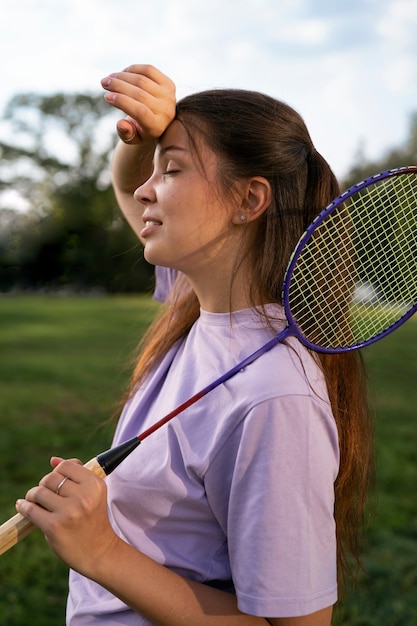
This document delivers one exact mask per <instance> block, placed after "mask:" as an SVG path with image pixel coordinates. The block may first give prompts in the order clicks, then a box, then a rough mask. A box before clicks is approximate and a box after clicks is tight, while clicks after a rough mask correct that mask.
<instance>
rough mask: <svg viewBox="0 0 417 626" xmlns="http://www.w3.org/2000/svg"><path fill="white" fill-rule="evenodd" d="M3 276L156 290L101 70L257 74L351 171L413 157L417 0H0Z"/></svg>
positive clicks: (8, 280)
mask: <svg viewBox="0 0 417 626" xmlns="http://www.w3.org/2000/svg"><path fill="white" fill-rule="evenodd" d="M0 6H1V18H0V58H1V67H2V82H1V90H0V112H1V117H0V291H9V290H12V289H20V290H21V289H26V290H30V289H36V290H38V289H40V288H42V289H50V290H51V289H55V290H56V289H61V290H62V289H71V290H73V291H74V290H86V289H90V290H91V289H94V290H102V291H104V292H120V291H144V290H148V289H149V288H150V282H151V275H152V272H151V270H150V268H149V267H147V266H146V264H144V263H143V262H141V250H140V247H139V246H138V244H137V241H136V239H135V238H134V237H133V236H132V234H131V233H130V232H129V229H128V227H127V226H126V224H125V222H124V221H123V220H122V218H121V216H120V214H119V211H118V209H117V206H116V203H115V201H114V197H113V194H112V191H111V187H110V174H109V163H110V159H111V153H112V149H113V146H114V142H115V137H116V135H115V122H116V119H117V117H118V115H117V112H115V111H114V110H113V109H111V107H109V106H108V105H107V104H106V103H105V102H104V100H103V92H102V90H101V87H100V79H101V78H102V77H104V76H106V75H107V74H109V73H110V72H112V71H117V70H121V69H123V68H124V67H126V66H127V65H129V64H130V63H134V62H140V63H151V64H153V65H156V66H157V67H158V68H160V69H161V70H162V71H163V72H164V73H166V74H168V75H169V76H170V77H171V78H173V80H174V81H175V83H176V84H177V87H178V96H179V97H181V96H183V95H186V94H187V93H189V92H193V91H196V90H199V89H205V88H212V87H243V88H248V89H257V90H260V91H264V92H267V93H269V94H271V95H273V96H276V97H278V98H279V99H282V100H284V101H286V102H288V103H289V104H290V105H292V106H293V107H294V108H295V109H297V110H298V111H299V112H300V113H301V115H302V116H303V117H304V118H305V121H306V123H307V126H308V127H309V129H310V132H311V135H312V138H313V141H314V142H315V145H316V147H317V149H318V150H319V151H320V152H321V153H322V154H323V156H324V157H325V158H326V159H327V160H328V161H329V163H330V164H331V166H332V167H333V169H334V171H335V173H336V175H337V176H338V178H339V179H340V180H341V183H342V186H344V187H345V186H347V185H348V184H350V183H353V182H357V181H358V180H360V179H361V178H363V177H364V176H365V175H367V174H368V173H372V174H373V173H376V172H377V171H380V170H383V169H386V168H388V167H398V166H401V165H409V164H411V163H412V162H416V161H417V156H416V152H417V81H416V77H417V38H416V37H415V33H416V32H417V4H416V3H415V1H414V0H365V1H362V0H361V1H359V0H354V1H353V2H352V1H350V2H347V1H345V0H342V1H340V2H337V3H336V2H334V3H331V2H329V1H328V0H288V1H285V0H283V1H280V2H276V1H275V0H226V1H224V0H211V2H209V3H207V2H200V1H199V0H178V1H176V2H167V1H165V0H154V1H153V2H150V3H145V2H140V3H139V2H134V1H133V0H119V1H118V2H116V3H115V2H113V1H112V0H90V1H89V2H88V3H86V2H84V1H83V0H61V1H60V2H59V3H56V2H55V1H54V0H21V1H20V2H19V3H11V2H7V0H0Z"/></svg>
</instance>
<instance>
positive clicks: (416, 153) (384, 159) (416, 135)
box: [341, 112, 417, 189]
mask: <svg viewBox="0 0 417 626" xmlns="http://www.w3.org/2000/svg"><path fill="white" fill-rule="evenodd" d="M404 165H417V112H415V113H413V114H412V115H411V118H410V126H409V132H408V137H407V139H406V141H405V143H404V145H403V146H399V147H397V148H391V149H390V150H388V151H387V152H385V153H384V154H381V157H380V159H377V160H368V159H367V158H366V155H365V152H364V150H363V147H360V148H359V150H358V154H357V156H356V158H355V162H354V164H353V165H352V167H351V168H350V170H349V171H348V173H347V174H346V176H345V177H344V178H343V181H342V184H341V186H342V188H343V189H347V188H348V187H351V186H352V185H354V184H356V183H358V182H360V181H361V180H364V179H365V178H367V177H368V176H372V175H373V174H378V173H379V172H384V171H385V170H390V169H394V168H396V167H402V166H404Z"/></svg>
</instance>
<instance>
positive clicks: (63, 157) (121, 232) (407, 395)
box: [0, 0, 417, 626]
mask: <svg viewBox="0 0 417 626" xmlns="http://www.w3.org/2000/svg"><path fill="white" fill-rule="evenodd" d="M416 32H417V3H416V1H415V0H349V2H348V1H347V0H339V1H338V2H331V1H330V0H210V2H202V1H200V0H170V1H169V0H152V2H148V3H146V2H145V1H144V0H141V1H138V0H118V1H117V2H114V0H89V1H88V2H86V1H85V0H60V1H59V2H57V1H56V0H20V1H19V2H10V1H9V0H0V59H1V89H0V294H1V297H0V429H1V436H0V459H1V464H0V469H1V480H0V511H1V517H2V518H3V519H4V520H6V519H8V517H10V516H12V515H13V514H14V506H13V503H14V501H15V499H16V498H17V497H20V496H21V495H22V494H24V493H25V492H26V490H27V489H28V488H29V487H31V486H32V485H33V484H34V483H36V482H37V480H39V478H40V477H41V476H42V475H43V474H44V473H45V472H47V471H48V467H49V466H48V459H49V457H50V455H51V454H57V455H62V456H66V457H68V456H69V457H73V456H77V457H79V458H81V459H83V460H84V461H86V460H87V459H88V458H91V457H93V456H95V455H96V454H98V453H99V452H101V451H102V450H104V449H106V448H107V447H109V444H110V440H111V434H112V430H113V426H114V423H113V422H111V421H109V417H111V415H112V414H113V413H114V412H115V411H117V401H118V399H119V397H120V395H121V394H122V393H123V390H124V388H125V385H126V382H127V379H128V376H129V363H128V360H129V357H130V355H131V353H132V351H133V349H134V346H135V344H136V343H137V341H138V340H139V339H140V337H141V335H142V333H143V332H144V330H145V328H146V327H147V325H148V324H149V322H150V321H151V319H152V318H153V317H154V315H155V314H156V312H157V309H158V305H157V303H155V302H153V301H152V300H151V298H150V293H151V291H152V286H153V268H152V267H150V266H149V265H148V264H147V263H146V262H144V260H143V256H142V248H141V246H140V245H139V243H138V241H137V240H136V238H135V237H134V236H133V234H132V233H131V231H130V229H129V227H128V226H127V224H126V222H125V221H124V220H123V218H122V216H121V214H120V211H119V209H118V207H117V204H116V202H115V199H114V195H113V192H112V189H111V184H110V162H111V156H112V151H113V148H114V145H115V141H116V133H115V124H116V120H117V119H118V117H119V115H118V114H117V112H115V111H114V110H113V109H111V108H110V107H109V106H108V105H107V104H106V103H105V101H104V99H103V92H102V90H101V87H100V79H101V78H102V77H104V76H106V75H107V74H109V73H111V72H113V71H119V70H121V69H123V68H124V67H126V66H128V65H129V64H132V63H151V64H153V65H155V66H157V67H158V68H159V69H160V70H162V71H163V72H164V73H165V74H167V75H168V76H170V77H171V78H172V79H173V80H174V82H175V83H176V85H177V91H178V97H182V96H183V95H186V94H187V93H191V92H194V91H197V90H200V89H206V88H215V87H241V88H247V89H256V90H259V91H263V92H266V93H268V94H271V95H272V96H275V97H277V98H279V99H281V100H284V101H285V102H287V103H288V104H290V105H291V106H293V107H294V108H295V109H296V110H298V111H299V113H301V115H302V116H303V117H304V119H305V121H306V123H307V126H308V128H309V129H310V132H311V136H312V139H313V141H314V143H315V145H316V148H317V150H319V151H320V152H321V153H322V154H323V156H324V157H325V158H326V159H327V160H328V161H329V163H330V165H331V166H332V167H333V169H334V171H335V173H336V175H337V176H338V178H339V180H340V182H341V186H342V188H347V187H348V186H350V185H351V184H354V183H356V182H358V181H360V180H362V179H363V178H365V177H367V176H369V175H372V174H375V173H377V172H380V171H383V170H385V169H390V168H394V167H400V166H404V165H411V164H414V165H417V80H416V79H417V37H416ZM414 317H415V318H416V317H417V316H414ZM416 344H417V323H416V319H414V318H413V319H412V320H410V321H409V322H407V324H405V325H404V326H403V327H402V328H401V329H400V330H398V331H396V332H395V333H393V334H392V335H391V336H390V337H388V338H387V339H384V341H381V342H378V343H376V344H375V345H374V346H371V347H369V348H367V349H366V350H365V351H364V355H365V359H366V361H367V364H368V368H369V379H370V398H371V403H372V407H373V409H372V410H373V412H374V414H375V425H376V434H375V436H376V445H377V473H378V481H377V482H378V491H377V494H378V496H377V498H376V497H375V498H373V501H372V502H371V503H370V507H369V516H368V522H369V529H368V533H367V540H368V543H367V548H366V551H365V554H364V566H365V567H364V571H363V572H362V574H361V576H360V578H359V584H358V586H357V587H352V589H349V590H348V594H347V596H346V597H345V599H344V603H343V604H342V606H341V608H340V609H339V611H338V613H337V614H336V617H335V620H334V623H335V624H337V625H339V624H340V625H342V624H343V625H344V626H375V625H376V624H378V626H416V624H417V595H416V593H415V591H416V588H417V459H416V452H415V451H416V442H417V424H416V407H417V386H416V384H415V381H416V380H417V358H416V357H417V348H416ZM376 500H377V504H376ZM3 519H0V522H1V521H3ZM66 591H67V570H66V568H65V566H64V565H63V564H62V563H60V562H59V561H58V560H57V559H56V558H55V557H54V555H53V554H52V553H51V551H50V550H49V549H48V547H47V545H46V543H45V542H44V540H43V538H42V536H41V534H40V533H37V532H35V533H33V535H31V536H30V537H28V538H27V539H25V540H24V541H23V542H22V543H21V544H19V545H18V546H16V547H14V548H13V549H12V550H10V551H9V552H8V553H6V554H5V555H3V556H2V557H0V624H7V625H8V626H27V624H28V623H30V624H31V625H32V626H49V625H51V626H52V625H54V626H57V625H58V624H63V623H64V613H65V600H66Z"/></svg>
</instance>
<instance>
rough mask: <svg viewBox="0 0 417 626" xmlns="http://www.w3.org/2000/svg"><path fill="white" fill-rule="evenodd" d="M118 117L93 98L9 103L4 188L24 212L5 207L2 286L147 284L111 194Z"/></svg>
mask: <svg viewBox="0 0 417 626" xmlns="http://www.w3.org/2000/svg"><path fill="white" fill-rule="evenodd" d="M114 115H115V113H114V111H113V110H112V109H111V108H110V107H109V106H108V105H107V104H106V102H105V101H104V99H103V97H102V96H101V95H93V94H72V95H71V94H62V93H60V94H55V95H51V96H43V95H38V94H20V95H17V96H15V97H13V98H12V99H11V100H10V102H9V103H8V105H7V107H6V111H5V114H4V120H5V121H6V124H7V127H8V135H9V140H8V142H5V141H0V156H1V162H0V191H2V190H3V191H4V190H8V191H10V190H11V189H12V190H13V191H14V192H15V193H16V194H17V196H18V197H20V198H22V199H25V200H26V203H27V204H28V206H29V208H28V210H27V211H26V214H25V217H24V218H22V216H19V217H18V215H19V214H17V213H15V220H11V213H10V211H7V210H6V213H4V211H3V213H4V215H3V219H2V220H1V222H2V224H1V225H2V226H3V229H2V230H3V236H2V237H1V239H0V264H1V266H2V270H1V272H0V275H1V288H2V289H4V288H6V286H7V285H6V283H7V279H9V280H13V284H14V285H16V284H17V285H18V286H20V287H33V288H39V287H49V288H57V287H62V286H71V287H72V288H75V289H82V290H84V289H88V288H100V289H103V290H106V291H145V290H148V289H149V288H150V286H151V280H152V278H151V277H152V274H153V272H152V268H151V267H150V266H148V264H146V263H145V262H144V261H143V254H142V250H141V246H140V244H139V243H138V241H137V238H136V237H135V236H134V235H133V233H132V232H131V229H130V227H129V226H128V225H127V223H126V222H125V220H124V219H123V218H122V216H121V214H120V211H119V209H118V207H117V204H116V201H115V198H114V195H113V191H112V188H111V181H110V159H111V153H112V150H113V147H114V141H115V137H116V134H115V131H114V127H115V117H114ZM5 222H7V224H5ZM6 234H7V237H6V236H5V235H6ZM9 286H10V285H9Z"/></svg>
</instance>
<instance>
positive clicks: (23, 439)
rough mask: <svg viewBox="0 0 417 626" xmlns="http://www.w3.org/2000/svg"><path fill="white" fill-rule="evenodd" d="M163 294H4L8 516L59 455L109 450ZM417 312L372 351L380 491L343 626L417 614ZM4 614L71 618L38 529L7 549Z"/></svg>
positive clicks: (0, 485)
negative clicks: (137, 353)
mask: <svg viewBox="0 0 417 626" xmlns="http://www.w3.org/2000/svg"><path fill="white" fill-rule="evenodd" d="M156 310H157V305H156V304H155V303H153V302H152V301H151V300H150V299H149V298H144V297H113V298H68V299H64V298H53V297H51V298H48V297H18V296H7V297H1V298H0V329H1V332H0V426H1V437H0V459H1V461H0V467H1V470H2V480H1V481H0V512H1V518H2V519H0V522H2V521H5V520H6V519H8V518H9V517H10V516H12V515H14V513H15V510H14V501H15V500H16V498H17V497H19V496H21V495H23V494H24V493H25V492H26V490H27V489H28V488H29V487H31V486H32V485H33V484H34V483H35V482H36V481H37V480H38V479H39V478H40V477H41V476H42V475H43V474H44V473H46V472H47V471H49V457H50V456H51V455H52V454H57V455H62V456H77V457H79V458H81V459H83V460H84V461H86V460H88V459H89V458H91V457H93V456H95V455H96V454H97V453H99V452H101V451H103V450H105V449H106V448H107V447H108V445H109V442H110V437H111V433H112V429H113V426H112V424H109V423H108V419H109V417H110V416H111V415H112V414H113V412H114V410H115V403H116V402H117V400H118V399H119V397H120V394H121V392H122V390H123V389H124V385H125V383H126V380H127V377H128V371H129V369H128V357H129V355H130V354H131V353H132V350H133V348H134V346H135V345H136V343H137V340H138V339H139V337H140V336H141V334H142V333H143V330H144V328H145V327H146V326H147V324H148V323H149V321H150V320H151V319H152V318H153V316H154V314H155V312H156ZM416 345H417V319H412V320H410V321H409V322H407V323H406V324H405V325H404V326H402V327H401V328H400V329H399V330H397V331H396V332H395V333H393V334H392V335H391V336H389V337H387V338H386V339H384V340H383V341H380V342H378V343H376V344H374V345H373V346H370V347H369V348H366V349H365V350H364V354H365V357H366V360H367V361H368V364H369V372H370V381H371V382H370V386H371V395H372V399H373V401H374V404H375V411H376V437H377V453H378V459H377V461H378V484H379V489H378V492H379V502H378V509H377V513H376V515H370V519H369V532H368V543H369V545H368V548H367V551H366V553H365V558H364V563H365V566H366V570H365V572H364V573H363V574H362V576H361V578H360V581H359V585H358V587H357V588H356V589H355V590H353V591H351V592H350V594H349V596H348V599H347V602H346V606H345V607H344V610H343V613H339V614H338V615H337V616H336V618H335V620H334V623H335V624H337V625H343V626H375V625H378V626H415V625H416V624H417V593H416V590H417V455H416V444H417V419H416V418H417V349H416ZM0 589H1V592H0V624H5V625H6V624H7V626H27V625H28V624H31V626H52V625H53V626H59V625H61V624H64V621H65V620H64V610H65V600H66V591H67V569H66V567H65V566H64V565H63V564H62V563H61V562H60V561H59V560H58V559H57V558H56V557H55V556H54V555H53V554H52V553H51V551H50V550H49V549H48V547H47V545H46V544H45V541H44V539H43V537H42V535H41V533H40V532H39V531H35V532H34V533H32V534H31V535H30V536H29V537H27V538H26V539H24V540H23V541H22V542H21V543H20V544H19V545H17V546H15V547H14V548H12V549H11V550H10V551H9V552H7V553H6V554H4V555H2V556H1V557H0Z"/></svg>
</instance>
